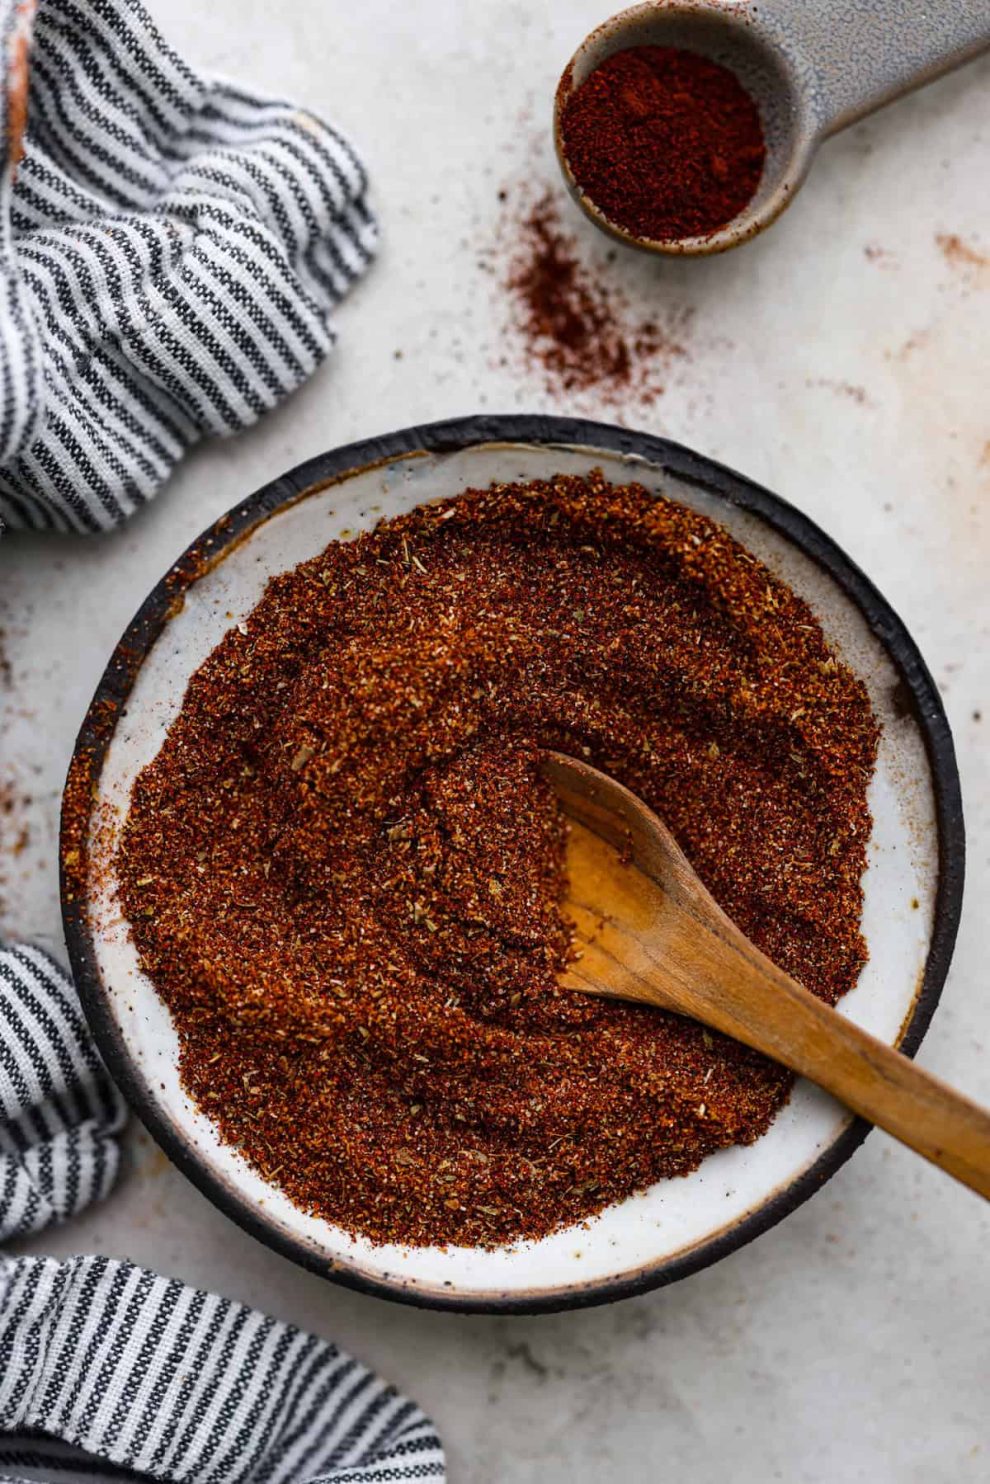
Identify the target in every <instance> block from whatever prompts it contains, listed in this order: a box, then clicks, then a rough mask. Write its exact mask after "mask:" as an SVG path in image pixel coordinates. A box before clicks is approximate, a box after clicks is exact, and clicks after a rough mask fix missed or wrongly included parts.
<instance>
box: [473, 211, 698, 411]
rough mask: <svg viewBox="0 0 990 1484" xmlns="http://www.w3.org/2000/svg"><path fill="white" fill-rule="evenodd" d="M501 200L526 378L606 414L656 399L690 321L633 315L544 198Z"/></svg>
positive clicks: (508, 282)
mask: <svg viewBox="0 0 990 1484" xmlns="http://www.w3.org/2000/svg"><path fill="white" fill-rule="evenodd" d="M503 194H504V196H505V200H506V202H508V207H507V218H506V226H505V228H504V230H503V237H504V244H505V245H504V248H503V253H504V258H505V266H504V267H503V269H502V271H503V274H504V287H505V290H506V292H507V294H508V298H509V303H510V306H511V315H512V318H511V330H512V334H513V336H514V338H515V339H516V341H517V342H518V344H519V346H520V347H521V351H522V357H523V360H524V363H525V367H526V369H528V370H529V371H530V372H535V373H536V374H537V375H539V376H541V377H542V379H543V381H544V384H545V387H546V390H547V391H549V392H551V393H563V392H568V393H570V392H587V391H594V392H596V393H597V394H598V397H599V400H603V401H605V402H606V403H611V404H613V405H620V404H621V403H623V402H635V403H638V404H640V405H642V404H648V403H650V402H652V401H654V400H655V399H656V398H657V397H659V396H661V395H662V394H663V391H664V387H665V384H666V380H667V375H668V372H669V370H670V366H671V363H672V362H673V361H675V360H677V359H679V358H681V357H683V356H684V355H685V354H686V345H685V331H686V329H687V324H688V321H689V319H690V315H689V314H686V313H684V312H683V311H681V312H678V311H676V310H675V311H671V310H669V309H668V310H666V311H665V312H663V313H661V311H660V310H659V309H658V310H657V312H656V313H654V314H652V315H643V314H637V313H636V312H635V311H634V310H633V308H632V307H631V305H630V303H629V300H628V297H627V295H626V294H625V292H624V291H623V289H622V288H621V287H620V285H619V283H618V281H617V279H616V278H615V277H614V276H612V275H610V274H609V272H608V262H607V261H606V262H605V263H601V262H598V263H596V262H595V260H594V259H593V258H592V256H591V255H590V253H589V252H587V251H586V250H585V249H584V247H583V246H582V244H581V240H580V238H579V236H578V235H577V233H576V232H574V231H570V230H567V229H566V228H565V227H564V225H563V221H562V218H561V212H560V205H559V203H558V199H557V197H556V196H555V195H554V194H553V193H552V192H550V191H546V192H545V193H543V194H542V195H540V196H539V197H538V198H537V199H535V200H533V199H531V198H527V197H526V196H525V195H524V194H520V195H518V197H515V198H510V195H509V193H508V192H504V193H503ZM614 256H615V254H614V252H613V253H611V254H610V257H611V258H612V259H614Z"/></svg>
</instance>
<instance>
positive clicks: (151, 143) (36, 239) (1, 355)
mask: <svg viewBox="0 0 990 1484" xmlns="http://www.w3.org/2000/svg"><path fill="white" fill-rule="evenodd" d="M33 4H34V0H0V63H2V71H0V150H2V149H4V147H5V145H4V141H6V159H4V160H0V165H2V172H0V526H2V524H3V522H4V521H5V522H6V523H7V524H8V525H9V526H11V527H33V528H37V529H41V530H74V531H99V530H104V529H106V528H108V527H110V526H114V525H116V524H118V523H119V522H120V521H122V520H124V519H125V518H126V517H127V516H128V515H130V514H131V513H132V512H133V511H135V510H136V509H138V507H140V506H141V505H142V504H143V503H144V502H145V501H146V500H147V499H148V498H149V497H150V496H151V495H152V494H154V492H155V491H156V490H157V489H158V487H159V486H160V485H161V483H162V481H163V480H164V479H165V477H166V476H167V474H168V473H169V471H170V469H171V468H172V466H173V465H174V464H175V462H176V460H177V459H179V458H180V457H181V455H182V453H183V451H184V450H185V449H186V448H188V447H189V445H190V444H191V443H193V442H194V441H195V440H196V439H197V438H199V437H200V436H202V435H203V434H206V433H219V434H227V433H233V432H236V431H237V430H238V429H239V428H243V427H245V426H246V425H247V424H248V423H251V422H253V421H254V420H255V419H256V418H257V417H258V416H259V414H261V413H262V412H264V411H266V410H267V409H268V408H270V407H272V406H273V405H274V404H275V403H276V402H278V401H279V400H280V399H281V398H283V397H284V396H285V395H286V394H287V393H288V392H290V391H292V390H293V389H294V388H295V387H297V386H299V384H300V383H301V382H302V381H304V380H305V379H306V377H307V376H309V374H310V373H311V372H312V371H313V369H314V367H315V366H316V365H317V364H318V363H319V362H320V361H321V360H322V359H323V357H324V356H325V355H326V353H327V350H328V349H329V347H330V345H331V343H332V339H333V336H332V331H331V328H330V324H329V315H330V311H331V310H332V308H333V306H334V305H335V304H336V303H337V302H338V300H339V299H340V298H341V296H342V295H343V294H344V293H346V291H347V289H348V288H349V287H350V285H351V284H352V283H353V282H354V280H355V279H356V278H357V277H358V276H359V275H360V274H361V273H363V272H364V269H365V268H366V267H367V265H368V263H369V262H370V260H371V257H372V254H373V252H374V249H375V244H376V236H377V233H376V227H375V223H374V220H373V219H372V217H371V215H370V213H369V210H368V207H367V205H366V203H365V193H366V185H367V182H366V178H365V172H364V169H363V167H362V165H361V162H360V161H359V159H358V157H357V155H356V154H355V152H354V150H353V149H352V148H351V146H350V145H349V144H348V142H347V141H346V139H344V138H343V137H342V136H341V135H340V134H339V133H337V132H336V130H334V129H331V128H329V127H328V126H327V125H326V124H324V123H322V122H320V121H319V120H318V119H316V118H314V117H313V116H312V115H311V114H308V113H305V112H303V111H302V110H300V109H298V108H294V107H293V106H292V105H291V104H288V103H282V102H273V101H269V100H266V99H263V98H259V97H256V96H254V95H253V94H249V93H246V92H243V91H242V90H240V89H238V88H235V87H232V86H230V85H228V84H227V83H223V82H216V81H212V80H204V79H203V78H201V77H198V76H197V75H196V74H195V73H194V72H193V71H191V70H190V68H189V67H187V66H186V65H185V63H184V62H182V61H181V60H180V58H179V57H177V56H176V54H175V53H174V52H173V51H172V50H171V48H170V47H169V46H167V45H166V43H165V41H164V40H163V39H162V37H161V35H160V34H159V32H158V31H157V29H156V28H155V26H154V25H153V23H152V22H151V20H150V18H149V16H148V14H147V12H146V11H145V10H144V8H143V7H142V6H141V4H140V3H138V0H38V6H37V15H36V18H35V21H34V30H33V38H32V39H31V44H30V61H29V70H28V72H27V75H28V76H29V82H30V89H29V99H28V109H27V128H26V132H24V134H23V141H22V145H21V143H20V142H19V135H20V131H21V123H22V115H23V101H24V82H25V75H26V68H25V59H26V57H27V38H28V35H29V32H30V19H31V11H32V10H33ZM341 13H343V12H341ZM21 148H23V154H21ZM18 155H20V158H19V159H18Z"/></svg>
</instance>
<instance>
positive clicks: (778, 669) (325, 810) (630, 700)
mask: <svg viewBox="0 0 990 1484" xmlns="http://www.w3.org/2000/svg"><path fill="white" fill-rule="evenodd" d="M877 735H878V733H877V725H876V721H875V719H874V716H873V714H872V711H871V708H870V704H869V701H868V698H867V695H866V691H865V689H864V687H863V685H862V684H861V683H860V682H859V681H858V680H857V679H856V678H855V676H854V675H853V674H852V673H851V672H850V671H849V670H848V669H847V668H846V667H845V666H844V665H842V664H841V663H840V662H839V661H838V660H836V658H835V657H834V656H833V655H832V653H831V652H830V650H829V648H828V646H827V644H826V642H825V639H824V637H823V635H822V631H821V628H820V626H819V624H818V622H817V621H816V619H815V617H814V615H813V614H812V612H811V610H810V609H809V608H808V607H807V605H806V604H805V603H804V602H803V601H802V600H801V599H799V598H797V597H796V596H795V595H794V594H793V593H792V592H791V591H790V590H789V589H788V588H787V587H786V586H784V585H783V584H782V583H781V582H780V581H778V580H777V579H776V578H775V577H774V576H773V575H772V574H771V573H770V572H769V571H768V569H767V568H766V567H764V566H763V565H762V564H761V563H760V562H759V561H758V560H757V559H756V558H755V557H753V556H752V555H750V554H749V553H748V552H747V551H746V550H744V548H743V547H741V546H740V545H739V544H738V543H737V542H736V541H734V540H733V539H732V538H731V537H730V536H729V535H728V534H727V533H726V532H725V531H724V530H723V529H722V528H721V527H720V526H718V525H716V524H715V523H714V522H712V521H710V520H708V519H706V518H705V517H704V516H702V515H700V514H697V513H695V512H694V511H691V510H688V509H686V508H685V507H683V506H681V505H679V504H676V503H674V502H672V501H669V500H666V499H663V498H656V497H654V496H652V495H650V494H649V493H648V492H647V491H646V490H645V489H643V488H641V487H640V486H638V485H635V484H633V485H628V486H624V487H615V486H612V485H610V484H608V483H607V482H606V481H605V480H604V479H603V478H602V476H601V475H600V474H599V473H597V472H596V473H593V474H590V475H589V476H588V477H586V478H578V477H571V476H567V477H565V476H559V477H557V478H554V479H552V480H550V481H548V482H545V483H544V482H534V483H531V484H516V485H502V486H495V487H493V488H491V489H488V490H467V491H465V492H464V493H463V494H461V495H459V496H457V497H456V498H453V499H449V500H445V501H443V502H440V503H437V504H432V505H427V506H422V507H420V508H418V509H416V510H414V511H412V512H411V513H410V514H408V515H404V516H401V517H399V518H397V519H394V520H387V521H383V522H382V524H381V525H380V526H379V527H378V529H377V530H376V531H374V532H373V533H371V534H367V535H362V536H360V537H359V538H358V539H356V540H353V541H347V542H334V543H332V544H331V545H330V546H329V547H328V548H327V549H326V551H324V552H323V553H322V554H321V555H320V556H318V557H316V558H314V559H313V560H312V561H309V562H306V563H304V564H303V565H302V566H300V567H297V568H296V569H295V570H294V571H290V572H287V573H285V574H283V575H281V576H279V577H276V578H274V579H273V580H272V581H271V582H270V584H269V586H268V588H267V590H266V592H265V595H264V597H263V598H262V600H261V602H260V603H259V604H258V606H257V608H256V609H255V610H254V612H253V613H252V614H251V615H250V616H249V617H248V619H247V620H246V621H245V622H244V623H242V624H239V625H237V626H236V627H235V628H233V629H232V630H231V631H230V632H229V633H228V634H227V636H226V637H225V639H224V640H223V642H222V643H221V644H220V645H219V646H218V647H217V649H216V650H215V651H214V652H213V654H212V655H211V656H210V657H209V659H208V660H207V661H206V662H205V664H204V665H202V667H201V668H200V669H199V671H198V672H197V673H196V674H195V675H194V677H193V679H192V680H191V682H190V685H189V689H188V692H187V694H186V698H185V702H184V705H183V707H182V710H181V713H180V714H179V716H178V718H177V719H176V721H175V722H174V724H173V725H172V727H171V729H170V731H169V733H168V735H167V737H166V740H165V742H164V744H163V746H162V748H161V751H160V752H159V754H158V756H157V758H156V759H155V760H154V762H152V763H151V764H150V765H149V766H148V767H146V768H145V769H144V771H143V772H142V773H141V775H140V776H139V778H138V779H137V782H136V784H135V787H134V793H133V801H132V805H131V809H130V813H129V816H128V820H127V824H126V827H125V831H124V834H123V837H122V843H121V846H120V850H119V856H118V868H119V875H120V879H121V883H122V896H123V903H124V906H125V910H126V913H127V916H128V918H129V920H130V922H131V924H132V928H133V933H134V938H135V941H136V944H137V947H138V949H139V952H140V954H141V958H142V962H143V964H144V967H145V968H146V970H147V972H148V973H149V974H150V976H151V977H152V979H153V980H154V982H155V984H156V986H157V987H158V990H159V992H160V993H161V995H162V997H163V998H164V1000H165V1001H166V1003H167V1004H168V1006H169V1008H170V1010H171V1012H172V1015H173V1017H174V1020H175V1024H176V1026H177V1029H178V1034H179V1038H180V1043H181V1070H182V1075H183V1078H184V1081H185V1085H186V1087H187V1088H188V1089H189V1091H190V1093H191V1094H192V1096H193V1097H194V1099H195V1100H196V1101H197V1102H198V1104H199V1105H200V1106H201V1107H202V1108H203V1109H204V1110H205V1111H206V1112H207V1113H208V1114H209V1115H210V1117H211V1118H213V1119H214V1120H215V1122H216V1123H217V1125H218V1126H219V1128H220V1131H221V1133H222V1136H223V1137H224V1139H226V1140H227V1141H229V1142H230V1143H231V1144H234V1145H236V1146H238V1147H239V1148H240V1149H241V1150H242V1151H243V1154H244V1156H245V1157H246V1158H247V1159H248V1160H249V1161H250V1162H251V1163H252V1164H253V1165H254V1166H255V1167H256V1168H257V1169H258V1170H259V1171H260V1172H261V1174H262V1175H263V1176H265V1177H266V1178H267V1179H269V1180H271V1181H273V1182H275V1183H276V1184H278V1185H279V1186H281V1187H282V1189H283V1190H285V1191H286V1193H287V1194H288V1195H289V1196H290V1197H291V1198H292V1199H293V1200H294V1201H295V1202H296V1203H297V1204H298V1205H299V1206H301V1207H302V1208H304V1209H305V1210H308V1211H311V1212H314V1213H316V1214H318V1215H321V1216H324V1217H326V1218H328V1219H329V1220H331V1221H333V1222H335V1223H337V1224H339V1225H341V1226H343V1227H345V1228H346V1229H348V1230H349V1231H352V1232H356V1233H361V1234H363V1235H365V1236H366V1237H369V1238H370V1239H371V1240H373V1241H376V1242H381V1241H395V1242H406V1243H413V1244H429V1243H439V1244H444V1243H459V1244H468V1245H476V1246H491V1245H495V1244H498V1243H504V1242H508V1241H511V1240H513V1239H515V1238H519V1237H523V1236H526V1237H539V1236H542V1235H544V1234H545V1233H547V1232H550V1231H552V1230H553V1229H555V1228H557V1227H559V1226H561V1225H562V1224H565V1223H569V1222H574V1221H578V1220H581V1219H583V1218H586V1217H589V1216H592V1215H593V1214H594V1213H596V1212H597V1211H600V1210H601V1209H602V1208H603V1207H604V1206H605V1205H607V1204H608V1203H610V1202H612V1201H615V1200H618V1199H620V1198H622V1197H624V1196H627V1195H629V1194H630V1193H631V1192H633V1191H636V1190H640V1189H642V1188H644V1187H646V1186H648V1185H649V1184H651V1183H652V1182H654V1181H656V1180H657V1179H660V1178H663V1177H668V1176H674V1175H679V1174H684V1173H685V1172H687V1171H689V1170H691V1169H693V1168H694V1167H695V1166H696V1165H697V1164H698V1163H699V1162H700V1161H701V1160H702V1159H703V1158H704V1157H705V1156H706V1155H707V1154H709V1153H711V1152H712V1151H713V1150H716V1149H720V1148H723V1147H725V1146H727V1145H731V1144H736V1143H749V1142H751V1141H752V1140H754V1139H756V1138H757V1137H759V1135H760V1134H762V1133H763V1132H764V1131H765V1130H766V1128H767V1126H768V1125H769V1123H770V1121H771V1119H772V1118H773V1116H774V1113H775V1112H776V1111H777V1109H778V1108H779V1107H780V1106H781V1104H782V1102H783V1101H784V1100H785V1098H786V1096H787V1093H788V1090H789V1088H790V1085H791V1078H790V1076H789V1074H788V1073H786V1072H785V1071H784V1070H782V1069H781V1068H779V1067H777V1066H776V1065H774V1064H772V1063H771V1062H769V1061H767V1060H765V1059H764V1058H762V1057H761V1056H759V1055H757V1054H756V1053H755V1052H752V1051H750V1050H748V1049H746V1048H745V1047H743V1046H741V1045H739V1044H737V1043H735V1042H733V1041H731V1040H729V1039H727V1038H726V1037H723V1036H721V1035H718V1034H717V1033H714V1032H710V1031H708V1030H707V1029H705V1028H704V1027H703V1026H701V1025H698V1024H695V1023H693V1022H691V1021H688V1020H685V1019H682V1018H680V1017H678V1016H675V1015H670V1014H665V1013H663V1012H660V1011H657V1010H653V1009H647V1008H642V1007H638V1006H632V1005H624V1004H619V1003H611V1002H605V1001H601V1000H594V999H590V998H586V997H583V996H581V995H579V994H575V993H573V992H569V991H565V990H561V989H560V988H559V987H558V984H557V975H558V973H559V971H560V970H561V969H562V968H563V967H564V966H565V964H566V962H567V960H568V955H569V952H570V931H569V927H568V924H567V922H566V921H565V920H564V919H563V917H562V914H561V911H560V905H559V904H560V901H561V895H562V890H563V886H564V850H565V838H566V836H565V825H564V822H563V820H562V817H561V815H560V813H559V810H558V807H557V805H556V802H555V800H554V798H553V795H552V794H551V792H550V790H549V788H548V786H547V785H546V784H545V783H544V782H543V780H542V779H541V776H540V774H539V771H538V770H539V762H540V757H541V753H542V750H543V749H546V748H555V749H559V750H560V751H563V752H568V753H572V754H573V755H575V756H577V757H582V758H586V759H588V760H589V761H590V762H592V763H593V764H594V765H595V766H597V767H599V768H602V769H604V770H606V771H607V772H609V773H610V774H612V775H613V776H614V777H616V778H618V779H619V780H620V781H621V782H622V783H624V784H626V785H627V786H628V787H629V788H631V789H632V790H634V792H636V793H637V794H639V795H640V796H641V797H642V798H643V799H644V800H645V801H646V803H647V804H649V805H650V806H651V807H652V808H653V809H655V810H656V811H657V812H658V813H659V814H660V815H661V816H662V817H663V818H664V819H665V821H666V822H667V824H668V825H669V826H670V827H671V828H672V830H673V831H674V834H675V835H676V836H677V838H678V840H679V842H680V844H681V845H682V846H683V848H684V849H685V850H686V852H687V854H688V856H689V857H690V859H691V861H692V862H693V864H694V866H695V867H696V869H697V870H698V872H699V874H700V875H701V877H702V879H703V880H704V882H705V883H706V885H707V886H708V887H709V889H710V890H711V891H712V892H713V894H714V896H715V897H716V899H717V900H718V901H719V902H720V904H721V905H722V906H723V907H724V908H725V909H726V911H728V912H729V913H730V915H731V916H732V917H733V918H734V919H735V920H736V922H737V923H738V924H739V926H740V927H741V928H742V929H743V931H744V932H746V933H747V934H748V935H749V936H750V937H751V938H752V939H753V940H754V941H755V942H756V943H757V944H758V945H759V946H760V947H761V948H762V949H763V950H764V951H765V952H766V953H768V954H769V955H770V956H771V958H773V959H774V960H775V961H776V962H777V963H778V964H779V965H781V967H783V968H784V969H786V970H787V971H789V972H790V973H792V974H794V975H796V976H797V977H798V978H800V979H801V980H802V981H803V983H805V984H806V985H807V986H808V988H809V989H811V990H812V991H813V992H814V993H815V994H817V995H819V996H821V997H822V998H823V999H825V1000H828V1001H830V1002H831V1001H834V1000H835V999H836V998H837V997H838V996H839V995H841V994H842V993H843V992H844V991H845V990H847V989H849V988H850V986H851V985H852V984H853V983H854V982H855V980H856V977H857V975H858V972H859V970H860V968H861V966H862V964H863V962H864V957H865V952H864V944H863V939H862V937H861V934H860V930H859V918H860V910H861V904H862V896H861V886H860V878H861V876H862V873H863V870H864V866H865V860H866V843H867V839H868V837H869V833H870V815H869V810H868V806H867V799H866V790H867V785H868V782H869V779H870V776H871V773H872V770H873V766H874V761H875V755H876V746H877Z"/></svg>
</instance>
